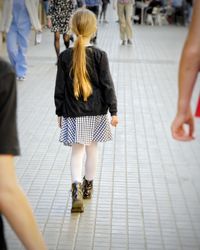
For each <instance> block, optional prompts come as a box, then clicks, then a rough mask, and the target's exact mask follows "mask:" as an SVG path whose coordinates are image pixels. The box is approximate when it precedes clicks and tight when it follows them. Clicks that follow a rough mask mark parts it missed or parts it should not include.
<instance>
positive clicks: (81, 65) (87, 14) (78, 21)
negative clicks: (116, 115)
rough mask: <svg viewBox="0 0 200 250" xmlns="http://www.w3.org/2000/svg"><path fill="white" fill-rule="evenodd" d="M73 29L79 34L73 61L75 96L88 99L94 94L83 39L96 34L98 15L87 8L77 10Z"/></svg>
mask: <svg viewBox="0 0 200 250" xmlns="http://www.w3.org/2000/svg"><path fill="white" fill-rule="evenodd" d="M71 29H72V31H73V32H74V33H75V34H76V36H77V39H76V41H75V44H74V48H73V61H72V72H73V84H74V96H75V97H76V99H78V98H79V97H80V96H82V97H83V100H84V101H87V99H88V97H89V96H90V95H91V94H92V86H91V83H90V79H89V75H88V72H87V68H86V50H85V45H84V43H83V39H84V38H90V37H92V35H93V34H95V32H96V29H97V21H96V16H95V15H94V14H93V13H92V12H91V11H89V10H87V9H79V10H77V11H76V12H75V13H74V15H73V17H72V20H71Z"/></svg>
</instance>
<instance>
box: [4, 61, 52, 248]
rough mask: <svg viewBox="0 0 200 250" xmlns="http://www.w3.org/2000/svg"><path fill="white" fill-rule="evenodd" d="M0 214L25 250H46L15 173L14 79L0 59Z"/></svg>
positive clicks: (17, 152) (17, 150)
mask: <svg viewBox="0 0 200 250" xmlns="http://www.w3.org/2000/svg"><path fill="white" fill-rule="evenodd" d="M0 69H1V71H0V211H1V213H2V214H3V215H4V216H5V217H6V219H7V220H8V222H9V223H10V225H11V227H12V228H13V230H14V231H15V233H16V234H17V235H18V237H19V239H20V240H21V242H22V243H23V244H24V246H25V248H26V249H29V250H38V249H41V250H46V249H47V248H46V246H45V243H44V241H43V239H42V235H41V232H40V230H39V227H38V225H37V222H36V220H35V217H34V214H33V211H32V209H31V207H30V204H29V202H28V200H27V198H26V196H25V195H24V193H23V192H22V189H21V187H20V185H19V183H18V181H17V176H16V172H15V164H14V159H13V158H14V157H13V156H14V155H18V154H19V145H18V135H17V124H16V76H15V73H14V71H13V69H12V67H11V65H10V64H8V63H7V62H6V61H4V60H2V59H0Z"/></svg>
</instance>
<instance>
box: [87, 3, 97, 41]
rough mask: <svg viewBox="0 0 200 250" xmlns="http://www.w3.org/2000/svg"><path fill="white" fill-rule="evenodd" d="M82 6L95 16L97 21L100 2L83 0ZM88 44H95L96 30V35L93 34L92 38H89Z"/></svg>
mask: <svg viewBox="0 0 200 250" xmlns="http://www.w3.org/2000/svg"><path fill="white" fill-rule="evenodd" d="M84 5H85V7H86V8H87V9H88V10H90V11H92V12H93V13H94V14H95V16H96V19H97V20H98V17H99V6H100V0H85V4H84ZM90 42H91V43H93V44H96V43H97V30H96V33H95V34H93V36H92V37H91V41H90Z"/></svg>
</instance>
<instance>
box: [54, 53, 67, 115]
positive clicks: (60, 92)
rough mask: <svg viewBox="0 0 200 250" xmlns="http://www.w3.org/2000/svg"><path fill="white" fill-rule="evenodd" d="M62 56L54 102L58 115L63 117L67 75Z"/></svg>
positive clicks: (59, 62)
mask: <svg viewBox="0 0 200 250" xmlns="http://www.w3.org/2000/svg"><path fill="white" fill-rule="evenodd" d="M62 55H63V53H61V54H60V56H59V58H58V68H57V75H56V86H55V92H54V101H55V106H56V114H57V116H62V115H63V104H64V99H65V93H64V91H65V74H64V70H63V62H62Z"/></svg>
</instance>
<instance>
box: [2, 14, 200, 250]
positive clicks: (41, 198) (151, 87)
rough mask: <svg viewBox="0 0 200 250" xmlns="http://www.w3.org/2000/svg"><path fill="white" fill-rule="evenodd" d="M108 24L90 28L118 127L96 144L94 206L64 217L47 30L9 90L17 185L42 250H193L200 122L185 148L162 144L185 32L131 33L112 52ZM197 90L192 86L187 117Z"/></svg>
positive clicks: (65, 184) (199, 232)
mask: <svg viewBox="0 0 200 250" xmlns="http://www.w3.org/2000/svg"><path fill="white" fill-rule="evenodd" d="M116 19H117V18H116V16H114V15H111V16H110V23H109V24H103V23H102V24H99V32H98V46H99V47H100V48H102V49H104V50H105V51H106V52H107V53H108V57H109V61H110V68H111V72H112V76H113V79H114V82H115V87H116V91H117V97H118V103H119V119H120V123H119V126H118V127H117V129H115V130H113V135H114V139H113V141H112V142H109V143H106V144H104V145H103V144H100V145H99V161H98V169H97V175H96V180H95V182H94V189H95V191H94V197H93V198H92V200H91V201H87V202H85V212H84V213H83V214H71V213H70V208H71V195H70V171H69V164H70V148H69V147H64V146H63V145H61V144H60V143H59V142H58V137H59V128H58V127H57V120H56V117H55V113H54V112H55V111H54V110H55V108H54V100H53V93H54V84H55V74H56V66H55V61H56V58H55V53H54V48H53V36H52V34H51V33H50V32H49V31H48V30H46V31H45V32H44V33H43V41H42V44H40V45H37V46H34V44H33V39H32V40H31V45H30V48H29V53H28V61H29V72H28V76H27V80H26V81H24V82H18V127H19V136H20V144H21V151H22V155H21V157H18V158H17V159H16V169H17V174H18V177H19V181H20V182H21V184H22V186H23V188H24V190H25V192H26V194H27V196H28V198H29V200H30V202H31V204H32V207H33V209H34V212H35V214H36V217H37V220H38V223H39V226H40V228H41V231H42V233H43V235H44V237H45V240H46V242H47V245H48V248H49V250H72V249H73V250H102V249H104V250H128V249H129V250H199V249H200V120H198V121H196V129H197V133H196V134H197V139H196V140H195V141H194V142H190V143H180V142H176V141H174V140H172V138H171V135H170V124H171V121H172V119H173V117H174V114H175V109H176V97H177V69H178V60H179V56H180V51H181V48H182V45H183V41H184V38H185V36H186V32H187V28H183V27H169V26H163V27H156V26H155V27H150V26H139V25H134V39H133V46H121V45H120V40H119V31H118V24H117V23H116V22H115V21H116ZM62 48H64V47H63V45H62ZM199 89H200V81H198V83H197V85H196V91H195V93H194V96H193V103H192V105H193V108H194V107H195V103H196V100H197V96H198V93H199ZM6 235H7V241H8V245H9V249H10V250H21V249H23V247H22V246H21V244H20V243H19V241H18V239H17V238H16V236H15V235H14V233H13V232H12V231H11V229H10V227H9V226H8V225H7V224H6ZM38 250H39V249H38Z"/></svg>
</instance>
